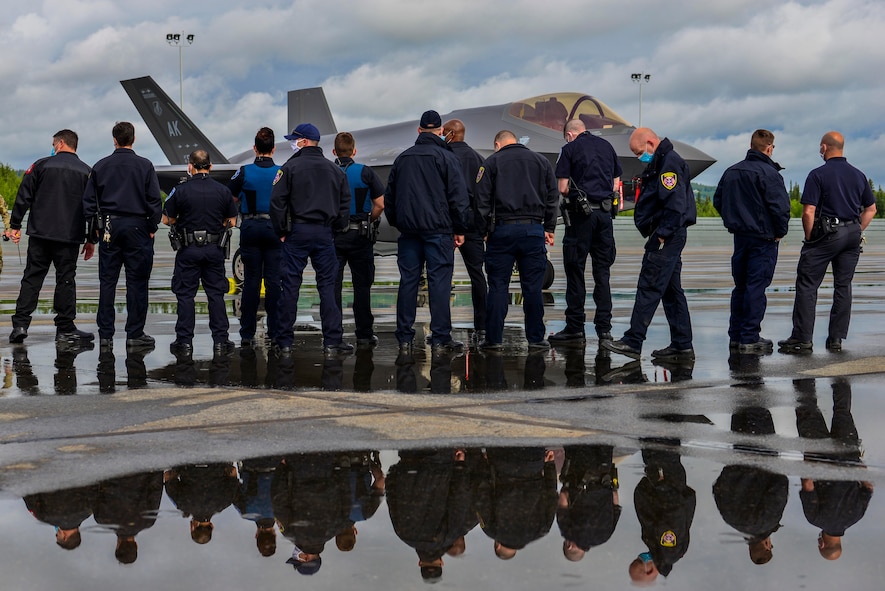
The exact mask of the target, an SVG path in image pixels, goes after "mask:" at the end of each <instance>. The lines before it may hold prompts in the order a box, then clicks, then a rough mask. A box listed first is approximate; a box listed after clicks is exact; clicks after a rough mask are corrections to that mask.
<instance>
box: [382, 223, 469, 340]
mask: <svg viewBox="0 0 885 591" xmlns="http://www.w3.org/2000/svg"><path fill="white" fill-rule="evenodd" d="M396 262H397V266H398V267H399V275H400V281H399V290H398V291H397V296H396V333H395V334H396V340H397V341H399V342H400V343H411V342H412V340H413V339H414V338H415V326H414V325H415V316H416V315H417V311H418V283H419V280H420V277H421V269H422V267H424V265H425V264H426V265H427V300H428V302H429V306H430V330H431V333H432V336H431V344H434V345H435V344H438V343H447V342H449V341H451V340H452V310H451V307H450V301H449V299H450V296H451V293H452V272H453V270H454V268H455V243H454V241H453V239H452V235H451V234H422V235H418V234H400V237H399V240H398V242H397V257H396Z"/></svg>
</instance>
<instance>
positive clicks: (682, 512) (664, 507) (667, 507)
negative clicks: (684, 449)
mask: <svg viewBox="0 0 885 591" xmlns="http://www.w3.org/2000/svg"><path fill="white" fill-rule="evenodd" d="M667 443H668V444H670V445H673V444H678V442H677V441H669V442H667ZM642 461H643V462H644V463H645V476H644V477H643V478H642V480H640V481H639V484H637V485H636V490H635V491H633V504H634V505H635V507H636V517H637V518H639V525H640V526H641V528H642V541H643V542H644V543H645V545H646V547H647V548H648V551H647V552H643V553H641V554H640V555H639V556H637V557H636V558H635V559H634V560H633V562H631V563H630V568H629V574H630V579H631V580H632V581H633V582H635V583H648V582H651V581H654V580H655V579H656V578H657V576H658V574H659V573H660V574H662V575H664V576H665V577H666V576H667V575H669V574H670V572H671V571H672V570H673V565H674V564H676V562H677V561H678V560H679V559H680V558H682V557H683V556H685V553H686V552H687V551H688V544H689V542H690V537H689V530H690V528H691V522H692V520H693V519H694V510H695V504H696V497H695V491H694V489H692V488H691V487H689V486H688V484H687V483H686V479H685V468H684V467H683V466H682V462H681V460H680V457H679V454H678V453H676V452H673V451H669V450H658V449H643V450H642Z"/></svg>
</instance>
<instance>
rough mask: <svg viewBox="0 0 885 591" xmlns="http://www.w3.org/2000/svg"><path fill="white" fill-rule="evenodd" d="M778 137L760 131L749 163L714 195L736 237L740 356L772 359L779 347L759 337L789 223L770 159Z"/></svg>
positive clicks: (733, 335) (734, 170)
mask: <svg viewBox="0 0 885 591" xmlns="http://www.w3.org/2000/svg"><path fill="white" fill-rule="evenodd" d="M773 152H774V134H773V133H771V132H770V131H768V130H767V129H757V130H756V131H754V132H753V137H752V138H751V139H750V149H749V150H748V151H747V157H746V158H745V159H744V160H743V161H742V162H738V163H737V164H735V165H734V166H731V167H729V168H728V170H726V171H725V173H724V174H723V175H722V178H721V179H720V180H719V185H718V186H717V187H716V193H715V194H714V195H713V207H715V208H716V211H718V212H719V214H720V215H721V216H722V223H723V224H724V225H725V227H726V228H728V231H729V232H731V233H732V234H734V254H733V255H732V257H731V275H732V277H733V278H734V289H733V290H732V292H731V317H730V319H729V322H728V339H729V349H730V350H734V349H737V350H738V351H739V352H741V353H754V352H756V353H768V352H771V350H772V348H773V346H774V344H773V343H772V342H771V341H770V340H769V339H764V338H762V337H761V336H760V332H761V329H762V318H763V317H764V316H765V307H766V305H767V300H766V297H765V289H766V288H767V287H768V286H769V285H771V279H772V278H773V277H774V268H775V265H776V264H777V251H778V244H779V243H780V239H781V238H783V237H784V236H785V235H786V234H787V229H788V225H789V222H790V196H789V195H787V190H786V188H785V187H784V179H783V178H782V177H781V175H780V173H779V171H780V170H782V169H783V167H781V165H780V164H778V163H777V162H775V161H774V160H772V159H771V155H772V153H773Z"/></svg>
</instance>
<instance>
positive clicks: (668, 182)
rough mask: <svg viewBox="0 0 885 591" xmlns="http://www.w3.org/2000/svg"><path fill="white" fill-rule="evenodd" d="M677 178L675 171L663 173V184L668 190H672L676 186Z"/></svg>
mask: <svg viewBox="0 0 885 591" xmlns="http://www.w3.org/2000/svg"><path fill="white" fill-rule="evenodd" d="M677 180H678V179H677V178H676V173H675V172H665V173H664V174H662V175H661V184H662V185H664V188H665V189H667V190H668V191H672V190H673V189H675V188H676V183H677Z"/></svg>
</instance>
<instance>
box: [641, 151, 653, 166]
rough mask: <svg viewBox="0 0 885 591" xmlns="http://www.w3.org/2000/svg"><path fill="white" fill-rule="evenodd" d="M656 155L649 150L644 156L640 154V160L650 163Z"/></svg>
mask: <svg viewBox="0 0 885 591" xmlns="http://www.w3.org/2000/svg"><path fill="white" fill-rule="evenodd" d="M654 157H655V155H654V154H649V153H648V152H643V153H642V156H639V161H640V162H642V163H643V164H648V163H649V162H651V161H652V158H654Z"/></svg>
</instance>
